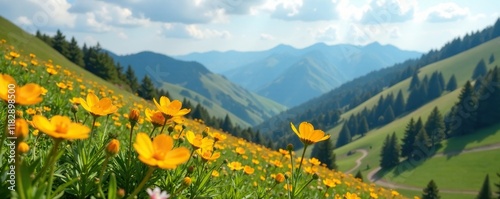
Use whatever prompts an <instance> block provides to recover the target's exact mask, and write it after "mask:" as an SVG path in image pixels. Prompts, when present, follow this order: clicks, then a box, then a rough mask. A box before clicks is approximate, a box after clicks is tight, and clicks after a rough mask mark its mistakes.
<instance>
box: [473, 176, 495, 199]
mask: <svg viewBox="0 0 500 199" xmlns="http://www.w3.org/2000/svg"><path fill="white" fill-rule="evenodd" d="M476 198H477V199H493V194H492V193H491V186H490V177H489V176H488V174H486V177H485V178H484V181H483V185H482V186H481V190H480V191H479V194H478V195H477V197H476Z"/></svg>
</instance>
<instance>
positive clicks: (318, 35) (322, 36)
mask: <svg viewBox="0 0 500 199" xmlns="http://www.w3.org/2000/svg"><path fill="white" fill-rule="evenodd" d="M337 32H338V30H337V28H336V27H334V26H328V27H326V28H321V29H319V30H316V31H315V32H312V35H313V37H314V38H315V39H316V40H317V41H324V42H333V41H336V40H337V39H338V33H337Z"/></svg>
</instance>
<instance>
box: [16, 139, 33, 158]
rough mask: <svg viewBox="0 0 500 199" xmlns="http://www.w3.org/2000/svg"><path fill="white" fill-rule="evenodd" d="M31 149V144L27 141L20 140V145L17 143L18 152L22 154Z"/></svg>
mask: <svg viewBox="0 0 500 199" xmlns="http://www.w3.org/2000/svg"><path fill="white" fill-rule="evenodd" d="M29 150H30V146H29V145H28V144H26V142H20V143H19V145H17V152H18V153H19V154H20V155H22V154H25V153H28V151H29Z"/></svg>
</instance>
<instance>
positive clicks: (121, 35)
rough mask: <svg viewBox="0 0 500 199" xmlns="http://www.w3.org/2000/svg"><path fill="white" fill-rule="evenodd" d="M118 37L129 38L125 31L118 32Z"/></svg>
mask: <svg viewBox="0 0 500 199" xmlns="http://www.w3.org/2000/svg"><path fill="white" fill-rule="evenodd" d="M118 37H119V38H120V39H128V36H127V34H125V33H124V32H119V33H118Z"/></svg>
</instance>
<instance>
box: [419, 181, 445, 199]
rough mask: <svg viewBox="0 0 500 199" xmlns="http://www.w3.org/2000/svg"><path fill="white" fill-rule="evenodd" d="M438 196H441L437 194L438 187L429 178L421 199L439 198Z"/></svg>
mask: <svg viewBox="0 0 500 199" xmlns="http://www.w3.org/2000/svg"><path fill="white" fill-rule="evenodd" d="M439 198H441V196H440V195H439V189H438V187H437V185H436V183H435V182H434V180H431V181H430V182H429V183H428V184H427V187H426V188H424V193H422V199H439Z"/></svg>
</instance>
